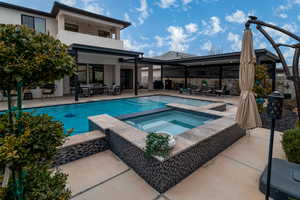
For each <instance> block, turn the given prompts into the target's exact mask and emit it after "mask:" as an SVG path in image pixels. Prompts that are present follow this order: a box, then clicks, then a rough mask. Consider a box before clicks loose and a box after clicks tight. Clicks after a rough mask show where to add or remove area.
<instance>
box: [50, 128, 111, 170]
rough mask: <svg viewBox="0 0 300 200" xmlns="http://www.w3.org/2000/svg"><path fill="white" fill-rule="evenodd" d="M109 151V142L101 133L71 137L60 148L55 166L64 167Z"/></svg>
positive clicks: (95, 132) (93, 132)
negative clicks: (75, 161) (69, 163)
mask: <svg viewBox="0 0 300 200" xmlns="http://www.w3.org/2000/svg"><path fill="white" fill-rule="evenodd" d="M107 149H109V145H108V141H107V139H106V137H105V134H103V133H102V132H100V131H92V132H88V133H85V134H81V135H75V136H70V137H69V138H68V140H67V141H66V143H65V144H64V145H63V146H62V147H60V148H59V151H58V154H57V155H56V159H55V163H54V166H58V165H63V164H66V163H68V162H72V161H74V160H78V159H80V158H84V157H87V156H90V155H93V154H95V153H98V152H101V151H105V150H107Z"/></svg>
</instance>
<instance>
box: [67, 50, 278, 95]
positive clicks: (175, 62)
mask: <svg viewBox="0 0 300 200" xmlns="http://www.w3.org/2000/svg"><path fill="white" fill-rule="evenodd" d="M69 51H70V54H72V55H74V57H75V59H76V63H78V52H84V53H93V54H101V55H110V56H116V57H117V58H118V60H119V62H120V63H127V64H133V65H134V68H135V73H134V76H135V80H137V77H138V73H137V71H138V70H137V69H138V68H139V67H140V68H142V67H145V66H147V65H148V66H149V65H150V66H151V65H160V66H161V68H162V70H161V73H162V74H161V77H162V78H163V77H164V76H163V68H173V69H174V70H176V69H178V68H181V69H184V71H183V74H184V78H185V83H184V86H185V87H187V78H188V77H189V74H188V69H190V68H196V67H216V66H217V67H219V68H220V70H218V71H219V72H220V75H219V79H220V83H221V82H222V81H221V80H222V78H223V77H222V71H223V68H226V67H228V66H231V64H236V65H238V64H239V62H240V61H239V59H240V52H232V53H223V54H217V55H208V56H190V57H185V58H179V59H159V58H146V57H143V53H142V52H136V51H128V50H122V49H112V48H104V47H95V46H88V45H82V44H72V45H71V46H70V48H69ZM255 54H256V55H257V63H259V64H260V63H261V61H264V62H270V63H273V65H272V79H273V87H275V68H276V63H278V62H279V58H278V57H277V56H276V55H275V54H273V53H272V52H270V51H268V50H266V49H257V50H255ZM274 63H275V64H274ZM231 67H232V66H231ZM230 70H232V69H230ZM237 70H238V69H237ZM237 70H235V71H237ZM134 86H135V87H134V88H135V89H134V93H135V95H137V94H138V83H137V81H135V83H134ZM220 86H221V84H220ZM78 87H79V86H78ZM78 90H79V88H77V89H76V91H77V92H75V100H78Z"/></svg>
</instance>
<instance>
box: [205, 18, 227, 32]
mask: <svg viewBox="0 0 300 200" xmlns="http://www.w3.org/2000/svg"><path fill="white" fill-rule="evenodd" d="M202 24H203V26H204V28H203V29H204V31H202V33H203V34H205V35H214V34H217V33H220V32H224V29H223V28H222V27H221V22H220V19H219V18H218V17H216V16H213V17H211V18H210V19H209V21H208V22H206V21H204V20H202Z"/></svg>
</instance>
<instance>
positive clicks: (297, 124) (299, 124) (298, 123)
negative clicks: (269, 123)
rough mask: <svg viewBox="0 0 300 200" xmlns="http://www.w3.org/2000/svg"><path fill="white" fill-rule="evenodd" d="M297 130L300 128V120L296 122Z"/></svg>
mask: <svg viewBox="0 0 300 200" xmlns="http://www.w3.org/2000/svg"><path fill="white" fill-rule="evenodd" d="M295 128H300V120H298V121H296V125H295Z"/></svg>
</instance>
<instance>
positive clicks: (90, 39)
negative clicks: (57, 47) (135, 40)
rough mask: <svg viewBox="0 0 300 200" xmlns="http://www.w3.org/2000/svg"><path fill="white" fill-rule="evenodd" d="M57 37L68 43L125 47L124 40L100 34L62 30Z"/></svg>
mask: <svg viewBox="0 0 300 200" xmlns="http://www.w3.org/2000/svg"><path fill="white" fill-rule="evenodd" d="M57 39H59V40H60V41H61V42H63V43H65V44H67V45H71V44H74V43H76V44H84V45H91V46H99V47H106V48H113V49H123V41H121V40H115V39H111V38H104V37H100V36H95V35H89V34H84V33H77V32H71V31H66V30H60V31H59V32H58V34H57Z"/></svg>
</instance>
